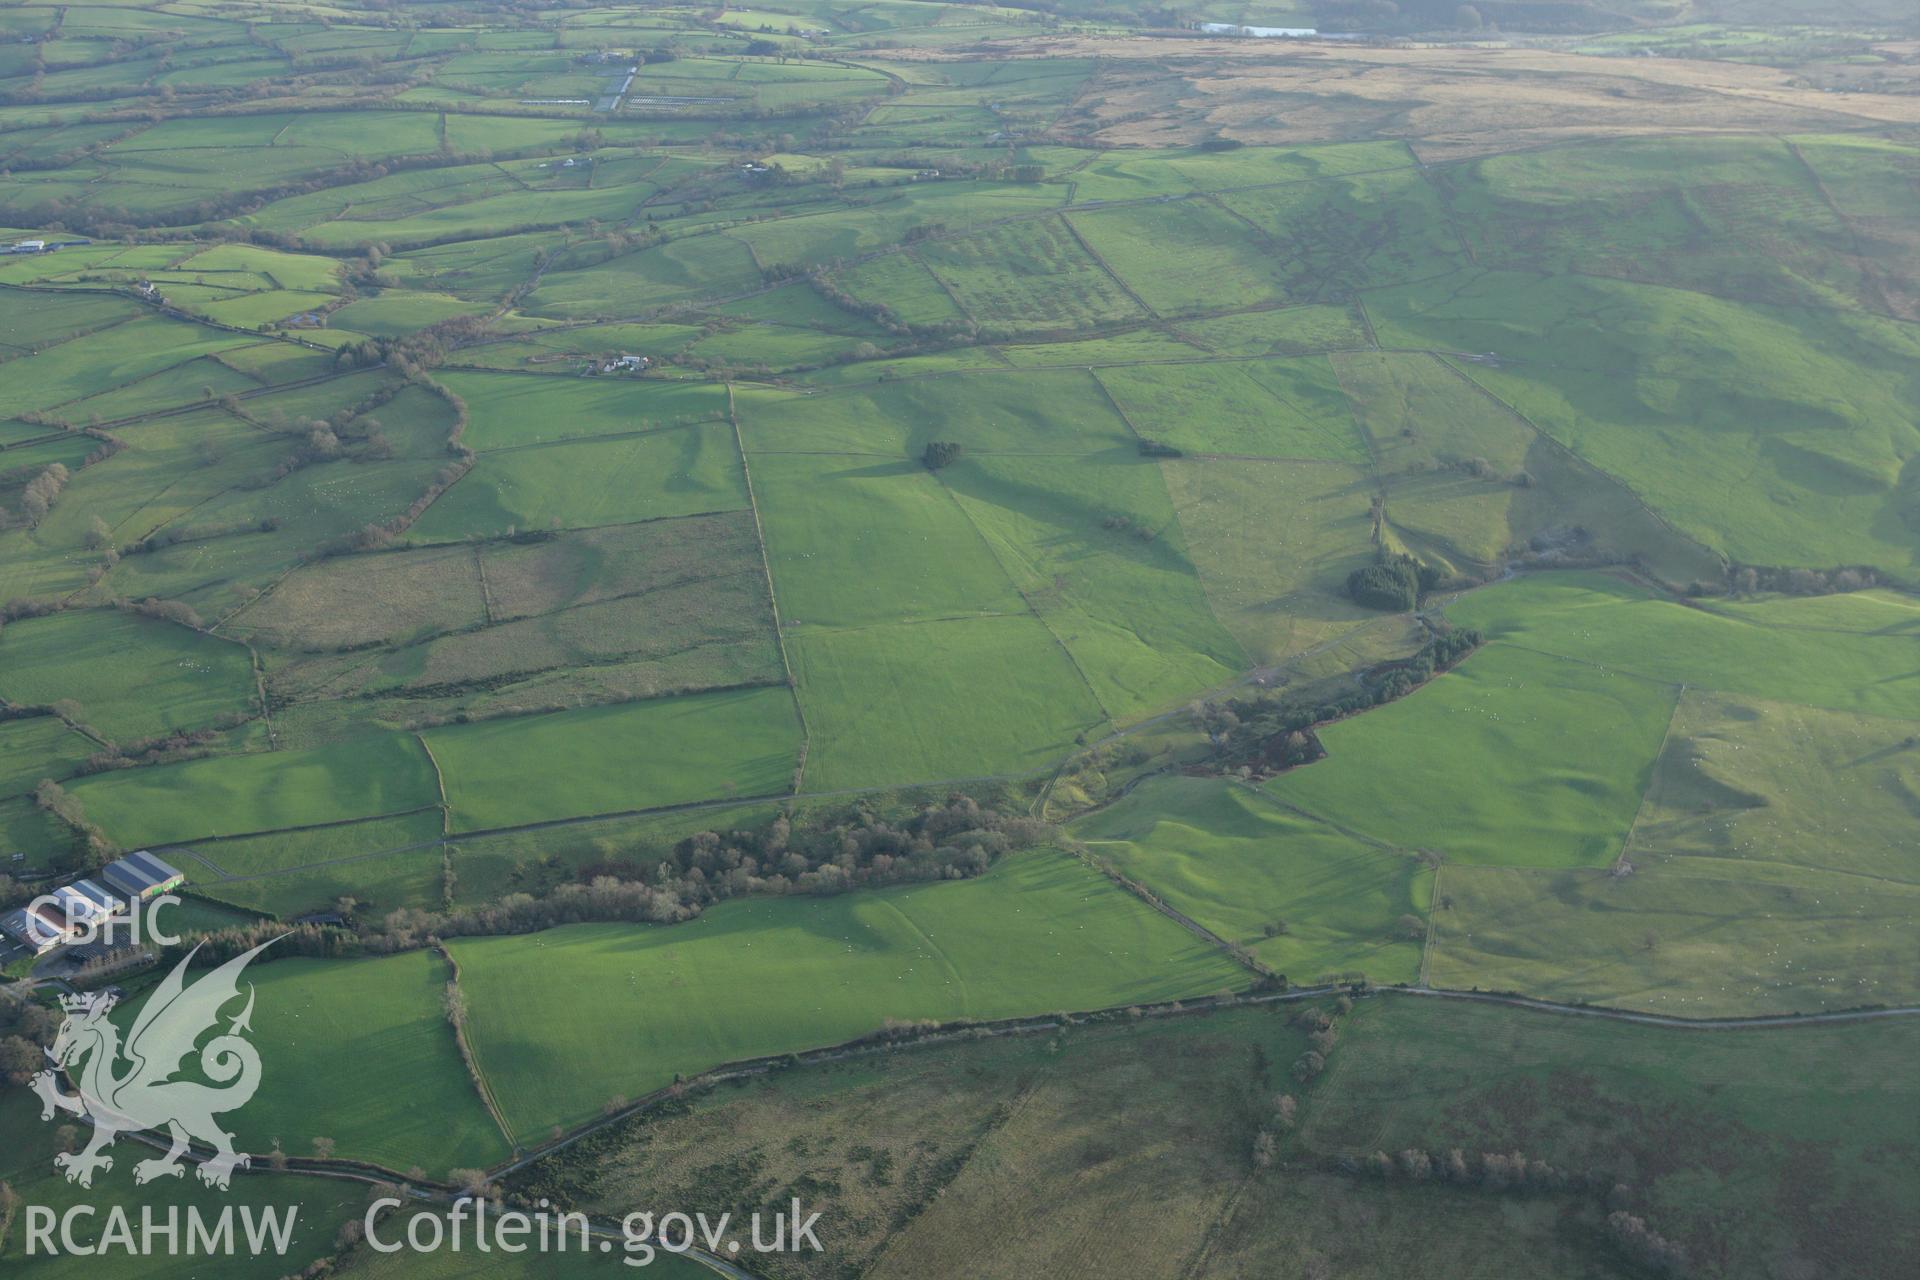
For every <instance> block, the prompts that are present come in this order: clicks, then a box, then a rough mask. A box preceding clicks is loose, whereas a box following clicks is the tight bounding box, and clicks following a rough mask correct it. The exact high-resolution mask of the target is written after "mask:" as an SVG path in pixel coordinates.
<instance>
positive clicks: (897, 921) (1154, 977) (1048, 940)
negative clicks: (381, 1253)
mask: <svg viewBox="0 0 1920 1280" xmlns="http://www.w3.org/2000/svg"><path fill="white" fill-rule="evenodd" d="M451 949H452V951H453V954H454V956H455V958H456V959H457V960H458V961H459V963H460V969H461V974H462V977H461V983H462V988H463V989H464V990H465V991H466V992H467V995H468V998H469V999H470V1001H471V1002H472V1007H473V1009H474V1021H473V1028H472V1032H471V1034H472V1035H473V1038H474V1048H475V1051H476V1052H477V1054H478V1056H479V1060H480V1069H481V1071H482V1072H484V1073H485V1075H486V1078H487V1080H488V1082H489V1084H490V1085H491V1086H492V1088H493V1090H494V1091H495V1096H496V1097H497V1098H498V1099H499V1101H500V1105H501V1107H502V1109H503V1110H504V1111H505V1112H506V1115H507V1120H508V1123H509V1124H510V1125H511V1126H512V1127H513V1129H514V1131H515V1133H516V1134H517V1135H519V1136H521V1137H523V1138H524V1137H532V1136H537V1135H539V1134H540V1133H542V1132H543V1131H544V1130H545V1129H546V1127H547V1126H548V1125H550V1124H555V1123H572V1122H577V1121H580V1120H583V1119H586V1118H588V1117H590V1116H592V1115H593V1114H594V1113H595V1112H597V1111H598V1110H599V1108H600V1107H601V1105H602V1104H603V1103H605V1102H606V1101H607V1100H608V1099H609V1098H611V1097H613V1096H614V1095H616V1094H618V1095H625V1096H628V1097H637V1096H638V1095H640V1094H642V1093H645V1092H647V1091H648V1090H650V1089H656V1088H659V1087H661V1086H662V1085H665V1084H667V1083H669V1082H670V1081H671V1080H672V1077H673V1074H674V1073H675V1072H685V1073H692V1072H696V1071H700V1070H703V1069H704V1068H706V1067H709V1066H713V1065H716V1064H718V1063H721V1062H726V1061H731V1060H733V1059H738V1058H745V1057H752V1056H755V1055H760V1054H776V1053H784V1052H788V1051H791V1050H796V1049H804V1048H810V1047H813V1046H817V1045H825V1044H833V1043H837V1042H838V1041H841V1040H847V1039H851V1038H853V1037H854V1036H858V1035H864V1034H866V1033H867V1032H870V1031H875V1030H878V1029H879V1028H880V1025H881V1024H882V1023H883V1022H884V1021H885V1020H886V1019H888V1018H900V1019H914V1018H957V1017H975V1018H1002V1017H1011V1016H1016V1015H1020V1014H1028V1013H1044V1012H1048V1011H1050V1010H1056V1009H1062V1008H1066V1009H1075V1008H1098V1007H1103V1006H1109V1005H1116V1004H1125V1003H1128V1002H1131V1001H1150V1000H1165V999H1172V998H1176V997H1179V996H1182V995H1194V994H1204V993H1207V992H1211V991H1215V990H1217V989H1219V988H1221V987H1230V986H1238V985H1241V982H1242V972H1243V971H1241V970H1240V969H1239V968H1238V967H1237V966H1235V965H1233V964H1232V963H1231V962H1229V961H1228V960H1227V959H1226V958H1225V957H1224V956H1223V955H1221V954H1220V953H1219V952H1217V951H1215V950H1212V949H1210V948H1208V947H1206V946H1205V945H1204V944H1202V943H1200V942H1199V941H1197V940H1196V939H1194V938H1193V937H1192V936H1191V935H1189V934H1187V933H1186V932H1185V931H1184V930H1182V929H1181V928H1180V927H1179V926H1178V925H1176V924H1174V923H1172V922H1171V921H1169V920H1167V919H1165V918H1164V917H1162V916H1159V915H1157V914H1155V913H1154V912H1153V911H1152V910H1151V909H1150V908H1148V907H1146V906H1144V905H1142V904H1140V903H1139V902H1137V901H1135V900H1134V899H1133V898H1131V897H1129V896H1128V895H1127V894H1126V893H1124V892H1123V891H1121V890H1119V889H1117V888H1114V887H1113V886H1112V885H1110V884H1109V883H1107V882H1106V881H1105V880H1103V879H1101V878H1100V877H1099V876H1098V875H1097V874H1095V873H1094V872H1092V871H1090V870H1087V869H1086V868H1084V867H1082V866H1080V865H1079V864H1078V863H1076V862H1074V861H1073V860H1072V859H1070V858H1067V857H1065V856H1064V855H1061V854H1057V853H1053V852H1035V853H1028V854H1020V855H1012V856H1009V857H1008V858H1007V859H1006V860H1004V861H1003V862H1001V863H1000V864H999V865H998V866H996V867H995V869H994V870H992V871H990V872H989V873H988V874H987V875H985V876H983V877H981V878H980V879H978V880H971V881H967V882H965V883H959V884H945V885H928V886H916V887H911V888H900V889H884V890H880V891H877V892H874V893H861V894H849V895H846V896H843V897H837V898H831V899H827V900H824V901H802V900H799V899H792V900H785V901H770V902H748V901H742V902H728V903H723V904H721V905H720V906H717V907H715V908H713V909H712V910H710V911H708V912H707V913H706V914H705V915H703V916H702V917H701V918H700V919H699V920H697V921H695V922H692V923H689V924H685V925H675V926H670V927H666V928H648V927H644V926H643V927H634V926H621V925H582V926H577V927H571V928H564V929H558V930H550V931H548V932H546V933H541V934H535V935H532V936H530V937H524V938H483V939H472V940H466V941H459V942H454V943H452V944H451ZM556 992H560V993H567V992H573V993H575V994H576V996H577V999H578V1000H579V1001H580V1002H582V1004H583V1005H584V1006H586V1007H592V1008H594V1009H596V1010H598V1013H597V1015H596V1016H594V1017H592V1018H589V1019H584V1020H583V1019H582V1018H581V1017H580V1016H579V1015H578V1014H577V1012H576V1009H577V1008H579V1007H582V1006H581V1005H575V1004H573V1003H570V1002H569V1001H563V1000H556V999H555V998H554V995H555V993H556ZM622 1011H624V1013H623V1012H622ZM563 1045H564V1046H567V1047H566V1048H565V1050H564V1051H562V1049H561V1046H563ZM563 1062H564V1063H565V1064H566V1065H565V1070H564V1071H559V1072H556V1067H558V1065H559V1064H561V1063H563Z"/></svg>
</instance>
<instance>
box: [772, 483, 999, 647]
mask: <svg viewBox="0 0 1920 1280" xmlns="http://www.w3.org/2000/svg"><path fill="white" fill-rule="evenodd" d="M753 482H754V489H755V493H756V495H758V496H759V499H760V509H761V510H760V518H761V523H762V525H763V527H764V528H765V529H766V535H767V563H768V565H769V566H770V567H771V569H772V570H773V581H774V587H775V589H776V590H777V591H778V592H779V594H780V605H781V611H782V615H783V621H784V623H785V625H787V626H788V627H793V626H796V625H799V626H825V627H855V626H867V625H873V624H877V623H892V622H934V621H938V620H939V619H942V618H955V617H970V616H981V615H992V614H1018V613H1022V612H1025V609H1026V606H1025V604H1024V603H1023V602H1022V601H1021V599H1020V594H1019V592H1017V591H1016V590H1015V589H1014V587H1013V584H1012V583H1011V582H1009V581H1008V580H1007V576H1006V574H1005V573H1004V572H1002V571H1001V568H1000V566H999V564H998V562H997V561H995V559H994V556H993V551H992V549H991V548H990V547H989V546H988V545H987V544H986V543H985V542H984V541H983V540H982V539H981V537H980V535H979V533H978V532H977V531H975V529H974V527H973V525H972V523H971V522H970V521H969V520H968V519H967V515H966V512H965V511H964V510H963V509H962V508H961V507H960V506H959V505H957V504H956V503H955V502H954V500H953V497H952V495H951V494H949V493H948V492H946V490H945V488H944V487H943V486H942V485H941V483H940V481H939V480H938V479H936V478H935V477H934V476H933V475H931V474H930V473H928V471H927V470H926V468H924V467H922V466H921V465H920V464H919V463H917V462H910V461H907V460H904V459H903V460H901V461H899V462H883V461H882V462H877V461H876V459H874V458H872V457H863V456H851V457H849V456H823V455H817V454H808V455H804V456H801V455H788V454H772V455H768V456H765V457H758V458H755V459H754V460H753ZM931 565H937V566H939V569H938V572H933V573H930V572H928V569H929V566H931Z"/></svg>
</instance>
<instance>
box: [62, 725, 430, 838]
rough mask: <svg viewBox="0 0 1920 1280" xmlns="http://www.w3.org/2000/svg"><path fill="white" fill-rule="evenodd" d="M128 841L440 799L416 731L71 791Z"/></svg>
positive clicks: (127, 774)
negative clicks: (414, 733) (415, 735)
mask: <svg viewBox="0 0 1920 1280" xmlns="http://www.w3.org/2000/svg"><path fill="white" fill-rule="evenodd" d="M70 790H71V791H72V794H73V795H74V796H75V797H76V798H77V799H78V800H79V801H80V803H81V804H82V805H83V806H84V807H85V809H86V813H87V816H88V817H89V818H90V819H92V820H93V821H94V822H95V823H97V824H99V825H100V826H101V827H102V828H104V829H105V831H106V832H107V834H108V835H109V836H111V837H112V838H113V839H115V840H117V841H119V842H120V843H121V844H123V845H125V846H126V847H127V848H130V849H131V848H138V847H139V846H141V845H148V844H168V843H171V842H174V841H182V840H193V839H195V838H198V837H203V836H234V835H246V834H250V833H253V832H261V831H275V830H278V829H280V828H282V827H303V826H311V825H314V824H318V823H325V822H339V821H343V820H345V819H349V818H371V817H374V816H376V815H380V814H390V813H405V812H407V811H409V810H412V809H422V808H426V807H427V806H429V805H434V804H438V803H439V802H440V796H439V792H438V790H437V789H436V788H435V786H434V781H433V765H432V762H431V761H430V760H428V758H427V754H426V751H425V750H424V749H423V748H422V747H421V745H420V741H419V739H418V738H416V737H414V736H413V735H411V734H387V735H380V736H374V737H368V738H363V739H360V740H359V741H356V742H353V743H350V744H344V745H341V746H337V747H323V748H319V749H316V750H310V751H262V752H254V753H251V754H248V755H237V756H216V757H212V758H209V759H204V760H189V761H186V762H185V763H183V764H167V765H158V766H155V767H153V768H148V769H126V770H121V771H120V772H117V773H102V774H96V775H94V776H93V777H90V778H85V779H82V780H81V781H79V782H76V783H74V784H73V786H72V787H71V788H70Z"/></svg>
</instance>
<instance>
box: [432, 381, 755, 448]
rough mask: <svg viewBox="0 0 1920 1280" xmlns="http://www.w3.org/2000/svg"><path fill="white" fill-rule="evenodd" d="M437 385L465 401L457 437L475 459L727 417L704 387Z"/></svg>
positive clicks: (719, 398) (720, 399)
mask: <svg viewBox="0 0 1920 1280" xmlns="http://www.w3.org/2000/svg"><path fill="white" fill-rule="evenodd" d="M443 381H444V382H445V383H446V385H447V386H448V387H449V388H451V389H452V391H453V393H454V394H455V395H457V396H459V397H460V398H461V399H463V400H465V401H466V402H467V408H468V410H469V411H470V413H471V420H470V421H469V422H468V424H467V431H466V434H465V435H464V436H463V437H461V438H462V439H463V440H464V441H465V442H466V443H467V444H468V445H469V446H471V447H472V448H474V449H477V450H480V451H481V452H486V451H488V450H491V449H504V448H511V447H513V446H516V445H529V444H554V443H556V442H558V441H562V440H578V439H584V438H587V437H591V436H606V435H628V434H632V433H635V432H641V431H658V430H660V429H661V428H663V427H671V426H677V425H680V424H683V423H688V422H705V421H712V420H715V419H718V418H721V417H723V416H725V414H726V396H725V394H724V392H723V391H722V390H721V389H720V388H719V387H715V386H711V385H707V384H704V383H691V384H685V385H676V384H672V383H667V384H660V383H647V382H631V381H627V380H625V379H620V378H564V379H561V378H554V379H547V380H542V379H539V378H533V377H527V376H521V375H512V374H490V373H449V374H448V375H447V376H446V377H445V378H444V379H443Z"/></svg>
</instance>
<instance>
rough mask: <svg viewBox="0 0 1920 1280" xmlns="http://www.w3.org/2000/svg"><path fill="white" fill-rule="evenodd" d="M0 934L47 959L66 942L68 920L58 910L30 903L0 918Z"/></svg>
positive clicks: (42, 904)
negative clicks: (49, 954)
mask: <svg viewBox="0 0 1920 1280" xmlns="http://www.w3.org/2000/svg"><path fill="white" fill-rule="evenodd" d="M0 933H4V934H6V935H7V936H8V937H9V938H12V939H13V940H14V941H16V942H18V943H20V945H22V946H24V947H25V948H26V949H27V950H29V951H31V952H32V953H33V954H34V955H37V956H38V955H45V954H46V953H47V952H49V951H51V950H53V949H54V948H55V947H57V946H59V945H60V944H61V943H63V942H65V941H66V940H67V934H68V928H67V918H66V917H65V916H64V915H62V914H60V911H59V909H58V908H56V907H50V906H47V905H46V904H44V903H41V904H33V903H29V904H28V905H26V906H24V907H16V908H15V909H14V910H12V911H9V912H7V913H6V914H5V915H0Z"/></svg>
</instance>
